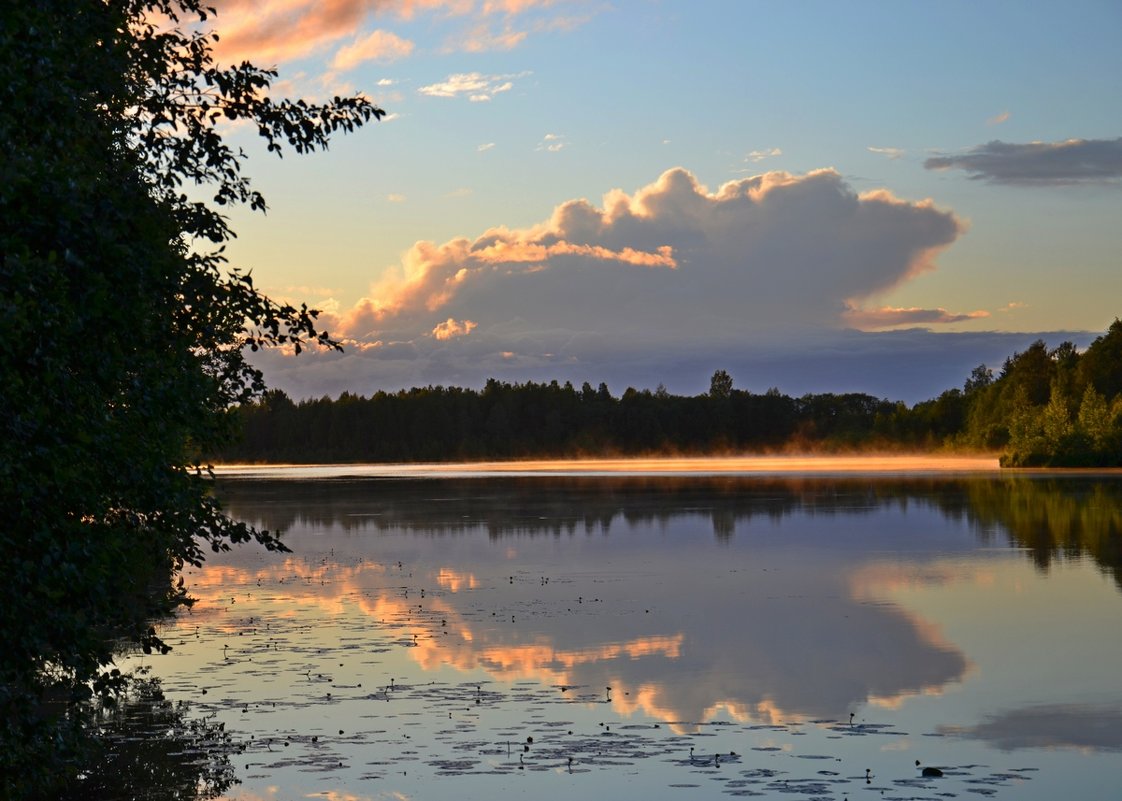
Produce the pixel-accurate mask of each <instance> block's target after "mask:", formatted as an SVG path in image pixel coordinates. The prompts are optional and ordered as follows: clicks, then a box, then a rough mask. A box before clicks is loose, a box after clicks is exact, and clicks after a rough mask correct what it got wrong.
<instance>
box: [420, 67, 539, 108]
mask: <svg viewBox="0 0 1122 801" xmlns="http://www.w3.org/2000/svg"><path fill="white" fill-rule="evenodd" d="M530 74H531V73H529V72H520V73H516V74H509V75H484V74H482V73H479V72H459V73H455V74H453V75H449V76H448V77H447V78H445V79H444V80H443V81H439V82H437V83H431V84H428V85H427V86H422V87H421V88H420V89H418V90H417V91H418V92H420V93H421V94H422V95H427V96H429V97H460V96H463V95H467V97H468V99H469V100H471V101H472V102H473V103H478V102H485V101H488V100H490V99H491V98H492V97H494V96H495V95H497V94H500V93H502V92H509V91H510V90H511V89H513V88H514V81H515V80H516V79H518V78H525V77H526V76H527V75H530Z"/></svg>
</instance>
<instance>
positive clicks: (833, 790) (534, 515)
mask: <svg viewBox="0 0 1122 801" xmlns="http://www.w3.org/2000/svg"><path fill="white" fill-rule="evenodd" d="M689 461H692V460H687V461H684V462H674V463H667V462H659V463H657V464H656V463H647V462H643V463H639V464H636V463H634V462H631V463H628V465H627V469H626V471H622V470H621V469H620V468H619V466H618V465H617V464H616V463H610V464H612V465H613V466H609V463H603V462H599V463H595V466H592V467H590V466H589V465H588V464H587V463H581V464H579V465H574V464H571V463H565V464H556V463H554V464H549V465H547V464H521V465H519V466H518V467H514V466H512V465H501V466H498V467H496V468H491V467H488V468H480V467H479V466H474V467H473V468H469V466H453V467H451V468H449V466H440V468H439V470H447V471H449V472H448V473H436V472H435V471H436V470H437V468H427V469H432V470H434V474H437V475H441V476H448V477H442V478H433V477H424V478H418V477H417V475H418V474H416V473H408V472H406V473H402V474H394V473H390V474H382V473H379V475H378V477H369V476H365V475H363V474H362V472H361V471H362V470H369V468H359V471H360V472H359V473H357V474H356V473H355V469H356V468H354V467H353V466H347V467H346V468H326V467H322V468H317V467H313V468H292V469H284V470H280V471H277V470H272V469H269V470H265V471H260V470H258V469H254V470H252V471H249V473H250V475H253V476H261V475H268V476H270V477H269V478H267V479H265V478H260V477H246V476H243V477H241V478H237V479H233V478H230V479H223V480H221V481H220V484H219V493H220V495H221V497H222V498H223V499H224V500H225V502H226V503H227V505H228V508H229V510H230V512H231V513H232V514H234V515H235V516H236V517H239V518H241V519H245V520H248V521H250V522H253V523H255V524H257V525H259V526H263V527H267V528H283V529H285V530H286V532H287V533H286V535H285V541H286V542H287V543H288V545H289V547H291V548H292V549H293V553H291V554H285V555H269V554H263V553H260V552H257V551H254V550H250V549H241V550H236V551H234V552H232V553H230V554H225V555H221V557H216V558H215V559H214V560H213V561H212V562H210V563H208V564H207V565H206V566H205V567H204V568H203V569H202V570H200V571H191V572H190V573H189V574H188V575H187V580H188V584H189V588H190V591H191V592H192V594H193V595H195V596H196V597H197V598H199V602H198V604H197V605H196V606H195V608H194V610H192V612H190V613H189V614H185V615H184V616H182V617H181V618H180V619H179V620H178V621H177V622H175V623H174V624H173V625H172V626H171V627H170V628H169V630H167V631H166V632H164V636H165V638H166V639H168V641H169V642H171V643H172V644H173V645H174V646H175V650H174V651H173V652H172V654H171V655H169V656H168V657H164V658H161V659H154V658H150V657H149V658H145V660H144V661H145V662H146V663H148V664H150V665H151V666H152V667H153V669H154V670H155V672H156V673H157V674H158V675H159V676H160V677H161V678H162V679H163V682H164V687H165V691H166V692H167V694H168V696H169V697H171V698H175V699H177V700H184V701H186V702H187V703H188V704H189V705H190V706H191V708H192V709H194V710H195V711H197V712H198V713H199V714H205V715H209V716H214V718H215V719H216V720H222V721H225V723H226V726H227V729H228V730H230V731H234V732H236V733H238V736H241V737H242V738H244V742H245V743H246V751H245V753H244V754H240V755H238V756H236V757H234V759H233V762H234V764H235V767H236V768H237V770H238V775H239V778H240V779H241V781H242V782H243V783H242V784H241V785H240V786H238V787H236V788H234V789H233V790H231V791H230V792H229V793H228V797H231V798H244V799H256V798H260V797H272V795H271V793H272V791H270V790H269V788H271V787H272V788H280V792H281V794H282V795H284V794H285V793H287V796H285V797H288V796H291V797H304V796H306V795H313V794H321V795H322V794H324V793H328V794H335V795H337V796H339V797H354V798H358V799H367V798H370V799H373V798H383V797H389V796H391V795H395V794H400V795H402V796H407V797H416V798H493V797H497V796H503V795H506V794H509V793H512V792H519V793H527V794H532V795H533V796H534V797H541V798H562V797H564V798H571V797H572V796H573V794H574V793H593V794H595V795H598V796H614V797H634V796H635V795H636V794H643V795H648V796H651V797H654V798H662V797H675V796H676V795H679V794H680V793H681V791H682V790H683V789H685V790H686V792H687V793H688V792H690V789H689V788H691V787H692V788H705V789H704V792H705V793H707V794H710V795H717V794H727V795H752V794H762V795H764V796H773V795H776V794H784V793H789V792H791V788H792V787H795V788H799V792H801V793H803V794H804V795H810V796H813V797H816V798H834V799H841V798H843V797H854V796H855V794H857V793H858V792H859V791H860V790H862V789H872V790H875V791H879V790H884V791H885V796H886V797H916V798H937V797H943V796H942V794H944V793H954V794H956V795H960V796H961V795H963V794H965V793H969V795H967V796H965V797H972V796H973V795H975V794H979V793H980V794H982V795H994V796H996V797H1004V798H1017V799H1022V798H1028V799H1037V798H1041V799H1043V798H1051V797H1054V795H1055V794H1057V793H1059V792H1067V793H1069V794H1071V793H1072V792H1073V789H1072V788H1078V791H1077V792H1075V795H1076V796H1078V797H1081V798H1109V797H1111V796H1110V795H1109V791H1108V790H1107V788H1109V787H1111V786H1112V784H1113V778H1111V777H1113V776H1116V775H1117V772H1118V769H1119V768H1120V767H1122V761H1120V759H1122V757H1120V749H1122V740H1120V739H1119V738H1118V737H1117V736H1116V735H1115V734H1112V732H1113V728H1112V727H1111V726H1110V725H1109V724H1110V721H1112V720H1114V719H1115V718H1116V716H1117V715H1118V714H1120V710H1122V691H1120V690H1119V688H1118V682H1117V676H1118V675H1119V671H1120V670H1122V645H1120V644H1119V642H1118V638H1117V637H1114V636H1112V635H1111V634H1110V632H1111V631H1113V628H1114V627H1115V624H1116V621H1117V619H1118V615H1119V612H1120V611H1122V598H1120V597H1119V586H1120V585H1119V583H1118V575H1119V574H1118V560H1117V552H1118V549H1117V547H1114V548H1113V549H1112V548H1111V547H1110V543H1111V542H1116V540H1112V539H1111V537H1116V536H1117V535H1118V532H1119V531H1122V482H1120V481H1119V480H1118V479H1117V478H1114V477H1110V476H1092V477H1061V478H1054V477H1046V476H1040V475H1020V474H1018V475H1014V476H1010V475H1009V474H1007V473H998V472H997V471H995V470H992V469H990V468H988V467H987V466H986V465H985V464H984V463H982V464H978V463H973V462H970V463H957V464H955V466H954V467H948V466H947V464H946V463H943V464H942V466H941V467H939V466H931V469H920V470H918V471H917V472H912V473H908V472H906V471H905V469H904V468H903V467H902V466H901V465H902V462H900V461H898V460H888V461H883V462H877V463H876V464H877V465H878V466H877V467H873V468H871V469H870V470H869V471H866V472H862V473H860V474H857V473H853V472H848V473H846V472H845V471H844V470H843V469H842V468H841V467H840V465H843V464H849V462H845V461H830V462H826V463H822V462H818V463H817V467H818V468H821V469H810V470H808V469H806V468H805V467H803V468H801V469H796V470H793V471H792V470H781V469H778V468H776V467H775V466H774V465H772V464H770V463H767V462H765V461H760V460H754V461H753V462H752V464H753V465H754V468H760V469H761V470H762V471H763V472H760V473H754V472H750V471H751V470H752V469H754V468H747V467H745V464H746V463H745V462H744V461H743V460H736V461H732V462H718V463H714V466H713V469H712V470H711V471H710V472H706V473H691V472H690V471H689V470H688V466H689ZM764 464H767V465H768V466H767V467H766V468H764V467H763V465H764ZM784 464H787V465H794V464H796V462H794V461H793V460H790V461H785V462H784ZM913 464H914V463H913ZM379 469H381V468H379ZM469 469H474V470H475V471H476V472H474V473H469V474H467V475H466V476H461V474H460V473H459V472H458V471H460V470H469ZM307 471H312V472H311V475H313V476H320V477H319V478H309V477H308V475H309V473H308V472H307ZM332 471H339V472H334V473H333V472H332ZM327 475H336V476H339V477H330V478H328V477H323V476H327ZM420 475H422V476H427V475H432V474H426V473H421V474H420ZM287 476H294V477H292V478H289V477H287ZM342 476H349V477H342ZM608 688H611V689H610V690H609V689H608ZM203 690H206V693H205V695H204V694H203ZM851 715H852V718H851ZM691 749H692V752H691ZM570 759H571V760H572V762H570ZM917 759H919V760H921V761H922V763H923V764H924V765H936V766H940V767H941V768H942V769H943V770H944V773H945V775H944V776H943V777H942V778H940V779H938V780H933V779H924V778H923V777H922V776H920V775H919V771H918V770H917V769H916V767H915V760H917ZM866 769H869V771H870V773H869V775H870V777H871V778H870V779H869V780H868V781H866V778H865V777H866ZM1064 788H1066V790H1065V789H1064ZM784 797H786V796H785V795H784ZM799 797H801V796H799Z"/></svg>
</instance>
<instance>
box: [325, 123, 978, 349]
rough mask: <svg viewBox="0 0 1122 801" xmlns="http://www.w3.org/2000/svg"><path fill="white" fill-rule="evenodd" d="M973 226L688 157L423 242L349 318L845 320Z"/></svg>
mask: <svg viewBox="0 0 1122 801" xmlns="http://www.w3.org/2000/svg"><path fill="white" fill-rule="evenodd" d="M551 136H552V137H553V138H552V139H548V138H547V139H546V140H545V141H547V142H553V141H557V140H558V139H559V137H557V136H556V135H551ZM962 231H963V225H962V223H961V222H960V221H959V220H958V219H957V218H956V217H955V216H954V214H952V213H951V212H947V211H942V210H939V209H937V208H935V206H934V205H933V204H932V203H931V202H930V201H921V202H908V201H904V200H900V199H897V198H895V197H894V196H893V195H892V194H891V193H889V192H887V191H885V190H878V191H874V192H869V193H865V194H862V195H858V194H856V193H855V192H854V191H853V190H852V189H850V187H849V186H848V185H847V184H846V183H845V182H844V181H843V180H842V178H841V176H840V175H838V173H836V172H834V171H833V170H819V171H816V172H812V173H809V174H806V175H802V176H797V175H791V174H788V173H784V172H772V173H767V174H764V175H759V176H755V177H752V178H745V179H742V180H738V181H732V182H729V183H727V184H725V185H723V186H721V187H720V188H719V189H718V190H717V191H715V192H710V191H708V190H707V189H706V188H705V187H703V186H701V185H700V184H699V183H698V181H697V179H696V178H695V177H694V176H693V175H692V174H691V173H689V172H688V171H686V170H684V169H682V168H675V169H672V170H668V171H666V172H665V173H663V175H662V176H661V177H660V178H659V179H658V180H657V181H655V182H654V183H652V184H650V185H648V186H645V187H642V188H640V189H639V190H637V191H636V192H634V193H633V194H631V195H628V194H627V193H625V192H623V191H621V190H613V191H612V192H609V193H608V194H607V195H606V196H605V197H604V199H603V202H602V205H601V206H600V207H596V206H594V205H593V204H591V203H589V202H588V201H586V200H572V201H568V202H566V203H563V204H561V205H560V206H558V207H557V208H556V209H554V211H553V214H552V216H551V217H550V219H549V220H547V221H545V222H543V223H540V224H538V225H536V226H533V227H531V228H526V229H513V230H512V229H507V228H504V227H498V228H492V229H490V230H488V231H485V232H484V233H483V234H482V235H481V236H479V237H477V238H476V239H474V240H468V239H466V238H461V239H453V240H450V241H448V242H445V243H444V244H439V245H438V244H436V243H433V242H418V243H417V244H415V245H414V246H413V248H412V249H411V250H410V251H409V252H408V253H407V254H406V255H405V257H404V259H403V261H402V263H401V265H399V267H398V268H396V269H395V270H392V271H390V272H389V273H388V274H387V275H386V276H385V277H384V278H383V279H382V280H381V281H379V282H377V283H376V284H375V285H374V286H373V288H372V294H371V296H370V298H368V299H365V300H364V301H363V302H362V303H360V304H359V306H358V307H356V309H355V310H354V311H353V313H352V316H351V319H350V321H345V324H346V327H347V331H348V332H349V333H354V332H356V331H359V330H365V329H369V328H377V329H378V330H380V331H381V330H382V329H386V328H395V329H396V328H399V327H400V328H404V329H406V330H411V331H413V332H414V333H415V332H417V331H418V330H426V331H427V330H429V329H431V326H432V325H433V321H432V320H431V316H432V315H433V314H439V315H441V319H443V318H444V317H446V316H448V314H449V313H452V314H453V316H456V317H465V316H470V317H471V318H472V319H476V320H479V321H480V325H481V326H483V327H487V326H490V325H499V324H506V323H509V322H510V321H511V320H513V319H515V318H519V319H522V320H527V321H531V323H530V324H531V325H532V326H534V327H537V328H539V329H544V328H564V329H568V330H571V331H573V332H588V331H601V332H603V333H605V334H617V333H624V332H627V333H628V335H629V336H630V335H634V332H635V331H636V330H637V329H642V328H648V327H649V328H651V329H652V330H653V331H655V332H658V334H659V336H660V337H662V338H672V337H674V336H677V335H679V334H681V335H687V334H688V335H689V336H695V335H696V332H697V331H698V329H699V324H698V319H699V317H700V318H701V319H704V320H706V321H707V322H706V326H708V327H709V328H710V331H709V333H710V334H712V335H716V334H723V335H728V336H739V335H741V334H743V333H745V332H748V331H760V330H774V329H775V327H779V328H790V327H807V326H810V327H826V328H830V327H838V326H840V325H841V324H843V323H844V315H845V314H846V313H847V311H849V310H851V309H852V308H853V307H855V306H859V305H860V303H859V302H860V301H862V300H865V299H868V298H871V297H874V296H876V295H879V294H882V293H884V292H887V291H888V290H890V289H892V288H894V287H896V286H897V285H899V284H900V283H902V282H904V281H906V280H908V279H909V278H911V277H913V276H914V275H917V274H919V273H922V272H924V271H927V270H930V269H933V266H934V262H933V259H934V257H935V255H936V254H937V253H938V251H939V250H941V249H942V248H944V247H946V246H948V245H949V244H951V243H952V242H953V241H954V240H955V239H956V238H957V237H958V236H959V235H960V233H961V232H962ZM652 268H654V269H653V270H652ZM453 310H454V313H453ZM700 327H702V328H704V327H705V326H700ZM379 336H381V334H379Z"/></svg>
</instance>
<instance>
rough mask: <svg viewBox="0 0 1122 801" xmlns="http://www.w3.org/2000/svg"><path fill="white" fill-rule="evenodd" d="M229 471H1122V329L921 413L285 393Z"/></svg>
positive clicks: (736, 395) (584, 391) (713, 390)
mask: <svg viewBox="0 0 1122 801" xmlns="http://www.w3.org/2000/svg"><path fill="white" fill-rule="evenodd" d="M234 415H235V416H236V417H237V418H238V419H239V425H240V426H241V429H242V432H243V435H242V439H241V440H240V441H239V442H237V443H235V444H233V445H231V446H229V447H226V448H224V449H222V450H221V451H218V452H216V453H215V454H213V455H214V456H215V457H216V458H219V459H222V460H226V461H295V462H320V461H344V462H347V461H391V462H395V461H430V460H431V461H447V460H456V459H497V458H518V457H531V456H582V455H583V456H597V455H639V454H652V453H675V454H708V453H729V452H737V453H739V452H753V451H755V452H763V451H777V450H813V449H822V448H825V449H832V450H841V449H908V450H939V449H957V450H971V451H986V452H994V451H998V452H1002V453H1004V457H1003V462H1004V463H1005V464H1006V465H1009V466H1060V465H1084V466H1089V465H1118V464H1122V322H1119V321H1115V322H1114V324H1113V325H1111V327H1110V329H1109V330H1108V331H1107V332H1106V333H1105V334H1104V335H1103V336H1101V337H1099V338H1098V339H1096V340H1095V342H1094V343H1093V344H1092V345H1091V346H1090V347H1089V348H1088V349H1087V350H1086V351H1085V352H1083V353H1080V352H1079V351H1078V350H1077V349H1076V348H1075V346H1073V345H1072V344H1071V343H1063V344H1061V345H1060V346H1058V347H1056V348H1054V349H1051V350H1049V349H1048V347H1047V346H1046V345H1045V344H1044V343H1043V342H1039V341H1038V342H1035V343H1033V344H1032V345H1031V346H1029V348H1027V349H1026V350H1025V351H1024V352H1021V353H1015V354H1013V355H1012V356H1010V357H1009V358H1008V359H1007V360H1006V361H1005V364H1004V365H1003V366H1002V368H1001V370H1000V372H999V373H998V374H997V375H996V376H995V375H994V373H993V371H991V370H990V369H988V368H987V367H985V366H979V367H977V368H975V369H974V370H973V372H972V373H971V374H970V376H968V377H967V378H966V380H965V381H964V383H963V386H962V387H961V388H954V389H949V390H947V391H946V392H943V393H942V394H941V395H939V396H938V397H936V398H933V399H931V400H928V401H923V402H921V403H917V404H915V405H913V406H911V407H909V406H907V405H906V404H904V403H900V402H892V401H889V400H884V399H880V398H875V397H873V396H870V395H865V394H860V393H848V394H832V393H823V394H811V395H805V396H802V397H799V398H794V397H790V396H787V395H784V394H782V393H780V392H779V390H777V389H771V390H768V391H767V392H765V393H763V394H754V393H751V392H746V391H743V390H738V389H736V388H735V387H734V386H733V382H732V378H731V377H730V376H729V374H728V373H727V372H725V371H723V370H718V371H717V372H716V373H714V375H713V379H712V381H711V382H710V389H709V392H707V393H705V394H702V395H697V396H688V397H687V396H678V395H671V394H670V393H668V392H666V391H665V390H664V389H662V388H661V387H660V388H659V389H656V390H655V391H653V392H652V391H650V390H647V389H644V390H637V389H633V388H631V389H627V390H626V391H625V392H623V394H622V395H620V396H619V397H616V396H613V395H612V394H611V392H610V391H609V390H608V387H607V386H606V385H605V384H600V385H599V386H598V387H596V388H594V387H592V386H591V385H590V384H588V383H585V384H584V385H583V386H581V387H579V388H577V387H574V386H573V385H571V384H569V383H565V384H559V383H558V382H556V381H553V382H550V383H534V382H527V383H524V384H511V383H505V382H500V381H496V380H490V381H488V382H487V384H486V386H485V387H484V388H483V389H482V391H476V390H472V389H463V388H458V387H442V386H435V387H434V386H429V387H421V388H413V389H409V390H403V391H400V392H393V393H388V392H377V393H375V394H374V395H371V396H368V397H364V396H361V395H356V394H352V393H343V394H342V395H340V396H339V397H338V398H336V399H331V398H327V397H324V398H319V399H313V400H303V401H300V402H298V403H297V402H294V401H293V400H292V399H290V398H289V397H288V396H287V395H285V394H284V393H283V392H281V391H279V390H272V391H269V392H267V393H266V394H265V395H264V396H263V397H262V398H260V399H259V400H257V401H255V402H253V403H250V404H246V405H243V406H241V407H239V408H238V409H237V410H235V412H234Z"/></svg>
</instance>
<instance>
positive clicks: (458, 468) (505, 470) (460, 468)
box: [215, 454, 1000, 478]
mask: <svg viewBox="0 0 1122 801" xmlns="http://www.w3.org/2000/svg"><path fill="white" fill-rule="evenodd" d="M999 469H1000V468H999V465H998V461H997V457H994V456H931V455H925V454H880V455H868V454H865V455H852V454H851V455H814V454H812V455H782V456H729V457H723V456H721V457H716V456H714V457H708V456H707V457H683V458H678V457H658V458H634V459H529V460H523V461H492V462H447V463H445V462H441V463H429V464H336V465H220V466H217V467H215V473H216V474H217V475H219V476H256V477H261V478H267V477H269V476H270V475H282V474H283V475H284V476H285V477H288V478H333V477H341V476H369V477H379V476H385V477H415V478H458V477H470V476H488V475H495V476H533V475H551V476H567V475H568V476H580V475H589V476H599V475H621V476H626V475H636V476H643V475H668V476H673V475H692V476H705V475H829V474H843V473H860V474H883V475H896V474H906V473H913V474H914V473H978V472H986V473H988V472H996V471H998V470H999Z"/></svg>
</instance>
